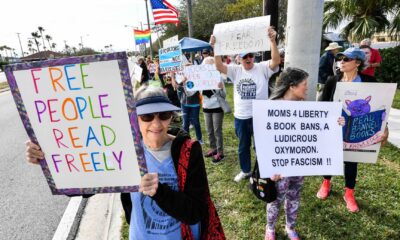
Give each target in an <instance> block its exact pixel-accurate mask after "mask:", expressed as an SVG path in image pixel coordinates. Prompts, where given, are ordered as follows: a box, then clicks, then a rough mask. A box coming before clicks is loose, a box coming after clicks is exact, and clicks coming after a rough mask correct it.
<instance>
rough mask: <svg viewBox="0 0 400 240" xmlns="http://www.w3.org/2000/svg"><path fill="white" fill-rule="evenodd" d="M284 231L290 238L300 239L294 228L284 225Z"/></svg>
mask: <svg viewBox="0 0 400 240" xmlns="http://www.w3.org/2000/svg"><path fill="white" fill-rule="evenodd" d="M286 233H287V236H288V238H289V239H290V240H300V237H299V234H298V233H297V232H296V231H295V230H293V229H290V228H288V227H286Z"/></svg>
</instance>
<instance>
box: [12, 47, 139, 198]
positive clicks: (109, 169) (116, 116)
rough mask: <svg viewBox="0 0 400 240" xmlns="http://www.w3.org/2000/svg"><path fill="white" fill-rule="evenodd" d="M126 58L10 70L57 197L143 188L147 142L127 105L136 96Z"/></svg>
mask: <svg viewBox="0 0 400 240" xmlns="http://www.w3.org/2000/svg"><path fill="white" fill-rule="evenodd" d="M120 55H121V57H119V58H117V57H118V56H120ZM125 56H126V55H124V54H122V53H121V54H120V53H115V54H108V55H101V56H100V57H99V56H97V55H96V57H95V56H86V57H85V59H84V58H66V59H57V60H54V61H43V62H37V63H36V66H35V67H34V68H32V67H31V66H30V65H26V64H21V65H19V69H21V70H15V71H13V72H12V73H11V72H9V81H10V82H13V81H14V79H15V82H16V83H17V86H18V93H19V94H20V98H21V103H23V104H24V108H19V111H20V112H21V113H22V115H21V118H22V119H23V123H24V125H25V127H26V129H27V132H28V134H30V133H32V132H34V136H33V135H30V137H31V139H33V141H37V142H38V143H39V144H40V146H41V148H42V150H43V152H44V153H45V161H43V162H42V163H41V165H42V167H43V166H46V167H44V168H43V171H44V173H45V175H46V178H47V179H48V182H49V186H50V187H51V188H52V190H53V193H57V194H62V193H69V194H79V193H98V192H121V191H126V189H125V190H124V188H127V187H128V186H138V185H139V183H140V179H141V175H140V171H139V165H138V159H139V158H140V159H144V157H143V156H141V155H142V154H141V153H140V152H139V154H137V152H136V151H135V150H137V148H138V147H139V145H140V138H139V137H138V136H137V135H136V136H133V131H132V127H133V126H134V125H135V124H136V125H137V122H135V119H136V116H135V114H134V112H133V110H134V109H132V108H130V105H131V103H130V104H127V101H131V100H129V99H132V94H131V93H130V92H128V91H126V90H127V89H128V87H129V86H130V83H129V81H130V79H129V75H128V67H127V62H126V57H125ZM121 63H122V64H121ZM122 73H124V74H123V75H122ZM15 88H16V85H14V84H13V91H15ZM16 101H19V99H18V98H16ZM21 103H19V104H17V107H19V106H21ZM25 111H26V112H25ZM131 120H132V121H131ZM28 123H29V124H28ZM134 137H135V138H134ZM135 143H136V146H135ZM138 144H139V145H138ZM140 148H141V145H140ZM133 190H135V188H133V187H132V188H131V190H130V191H133ZM136 190H137V187H136Z"/></svg>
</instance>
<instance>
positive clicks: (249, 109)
mask: <svg viewBox="0 0 400 240" xmlns="http://www.w3.org/2000/svg"><path fill="white" fill-rule="evenodd" d="M269 64H270V60H268V61H266V62H260V63H254V66H253V68H252V69H250V70H248V71H247V70H245V69H244V68H243V66H241V65H228V66H227V67H228V74H227V75H228V77H229V78H230V79H231V80H232V82H233V84H234V90H233V96H234V97H233V102H234V108H235V112H234V116H235V118H238V119H249V118H252V117H253V99H262V100H266V99H268V80H269V78H270V77H271V76H272V74H274V73H275V72H277V71H278V70H279V67H278V66H277V67H276V68H275V69H274V70H272V69H270V68H269Z"/></svg>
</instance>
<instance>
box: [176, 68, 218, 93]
mask: <svg viewBox="0 0 400 240" xmlns="http://www.w3.org/2000/svg"><path fill="white" fill-rule="evenodd" d="M183 72H184V75H185V77H186V78H187V79H188V80H187V81H186V83H185V84H186V89H187V90H188V91H202V90H207V89H219V87H218V84H219V83H220V82H221V73H220V72H219V71H218V70H217V69H216V68H215V65H214V64H202V65H192V66H187V67H185V68H184V70H183Z"/></svg>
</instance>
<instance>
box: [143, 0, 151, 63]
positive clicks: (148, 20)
mask: <svg viewBox="0 0 400 240" xmlns="http://www.w3.org/2000/svg"><path fill="white" fill-rule="evenodd" d="M144 2H145V3H146V14H147V26H148V27H149V29H150V31H151V28H150V17H149V10H148V6H147V0H144ZM150 56H151V58H153V44H152V42H151V33H150Z"/></svg>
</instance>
